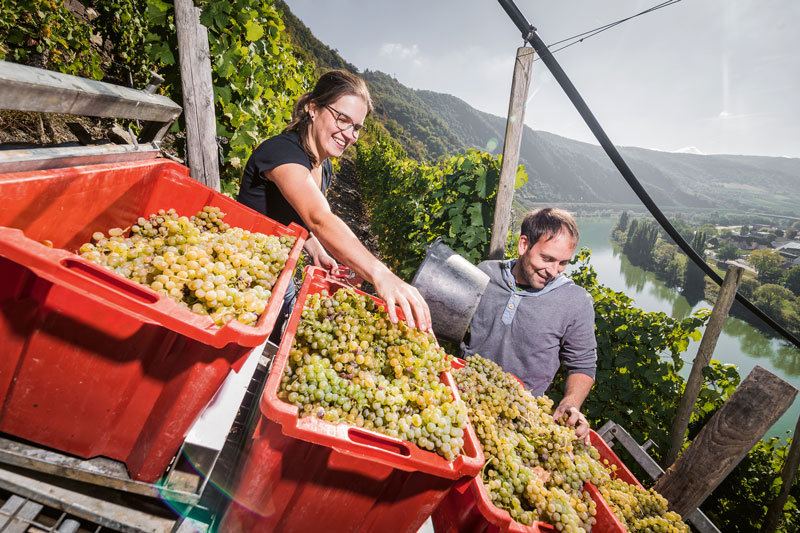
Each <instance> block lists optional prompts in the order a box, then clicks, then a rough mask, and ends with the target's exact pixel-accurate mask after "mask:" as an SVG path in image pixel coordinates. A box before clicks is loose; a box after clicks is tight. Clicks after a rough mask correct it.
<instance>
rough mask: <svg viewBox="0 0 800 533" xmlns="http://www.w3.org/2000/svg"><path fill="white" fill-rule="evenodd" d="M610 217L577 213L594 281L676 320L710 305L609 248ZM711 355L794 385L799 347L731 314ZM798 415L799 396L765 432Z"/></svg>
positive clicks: (799, 383) (784, 426)
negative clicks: (691, 296)
mask: <svg viewBox="0 0 800 533" xmlns="http://www.w3.org/2000/svg"><path fill="white" fill-rule="evenodd" d="M615 223H616V218H610V217H607V218H594V217H593V218H579V219H578V225H579V228H580V230H581V239H580V241H579V244H578V246H579V247H587V248H589V249H590V250H591V251H592V259H591V264H592V266H593V267H594V269H595V271H596V272H597V276H598V281H599V282H600V283H601V284H603V285H605V286H607V287H609V288H611V289H613V290H616V291H621V292H624V293H625V294H627V295H628V296H629V297H631V298H633V300H634V302H635V304H636V306H637V307H640V308H642V309H644V310H646V311H652V312H663V313H665V314H667V315H669V316H671V317H673V318H676V319H682V318H685V317H687V316H690V315H691V314H692V313H694V312H695V311H697V310H699V309H711V307H712V305H713V304H712V303H710V302H709V301H707V300H705V299H699V300H697V301H692V302H690V301H689V300H688V299H687V298H686V296H685V295H683V294H681V292H680V289H676V288H674V287H669V286H667V285H666V284H665V283H664V282H662V281H661V280H659V279H657V278H656V276H655V275H654V274H653V273H651V272H647V271H645V270H643V269H641V268H639V267H636V266H635V265H632V264H631V263H630V261H629V260H628V259H627V257H626V256H625V255H624V254H622V253H620V252H619V251H618V250H615V249H614V247H613V246H612V244H611V230H612V228H613V227H614V225H615ZM698 347H699V342H692V343H691V344H690V345H689V348H688V349H687V350H686V352H684V354H683V358H684V362H685V363H686V365H685V366H684V368H683V370H682V371H681V375H683V376H684V377H687V376H688V373H689V370H690V368H691V366H690V365H691V362H692V361H693V360H694V357H695V354H696V353H697V348H698ZM714 358H715V359H717V360H719V361H721V362H724V363H728V364H733V365H735V366H736V367H737V369H738V371H739V373H740V374H741V376H742V377H743V378H744V377H745V376H746V375H747V374H748V373H749V372H750V370H752V368H753V367H754V366H755V365H760V366H762V367H763V368H765V369H767V370H769V371H770V372H773V373H774V374H776V375H778V376H780V377H781V378H782V379H785V380H786V381H788V382H789V383H791V384H792V385H793V386H795V387H798V388H800V350H798V349H797V348H795V347H794V346H793V345H790V344H788V343H785V342H781V341H779V340H778V339H776V338H774V337H769V336H767V335H765V334H764V333H763V332H762V331H760V330H759V329H758V328H756V327H754V326H752V325H750V324H748V323H747V322H745V321H744V320H741V319H739V318H736V317H729V318H728V320H727V321H726V322H725V326H724V328H723V332H722V334H721V335H720V339H719V341H718V342H717V349H716V351H715V355H714ZM798 416H800V400H795V402H794V404H793V405H792V407H791V408H790V409H789V411H787V413H785V414H784V416H783V417H781V419H780V420H779V421H778V423H776V424H775V426H773V427H772V428H771V429H770V430H769V432H768V433H767V435H766V437H772V436H777V437H781V438H785V437H786V436H787V431H791V430H792V429H793V428H794V425H795V423H796V421H797V419H798Z"/></svg>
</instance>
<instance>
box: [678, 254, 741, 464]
mask: <svg viewBox="0 0 800 533" xmlns="http://www.w3.org/2000/svg"><path fill="white" fill-rule="evenodd" d="M743 273H744V269H743V268H742V267H738V266H733V265H731V266H729V267H728V271H727V272H726V273H725V279H724V280H723V281H722V286H721V287H720V289H719V295H718V296H717V302H716V303H715V304H714V308H713V309H712V310H711V317H710V318H709V319H708V325H707V326H706V331H705V333H704V334H703V340H701V341H700V347H699V348H698V349H697V356H696V357H695V359H694V364H693V365H692V371H691V373H690V374H689V379H688V380H687V381H686V388H685V389H684V391H683V396H682V397H681V403H680V405H679V406H678V412H677V413H675V418H674V419H673V420H672V429H671V430H670V447H669V451H668V452H667V455H666V456H665V458H664V465H665V466H669V465H671V464H672V463H674V462H675V459H677V458H678V454H679V453H680V451H681V448H682V447H683V438H684V435H686V428H688V427H689V419H690V418H691V416H692V411H693V410H694V404H695V403H696V402H697V397H698V395H699V394H700V389H701V388H702V386H703V369H705V368H706V367H707V366H708V364H709V363H710V362H711V356H712V355H714V348H716V346H717V340H718V339H719V335H720V333H722V326H724V325H725V319H726V318H728V311H730V308H731V305H732V304H733V300H734V299H735V298H736V289H737V288H738V287H739V283H740V282H741V281H742V274H743Z"/></svg>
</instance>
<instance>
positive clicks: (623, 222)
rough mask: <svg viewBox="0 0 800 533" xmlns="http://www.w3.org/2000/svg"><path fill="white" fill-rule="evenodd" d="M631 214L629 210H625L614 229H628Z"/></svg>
mask: <svg viewBox="0 0 800 533" xmlns="http://www.w3.org/2000/svg"><path fill="white" fill-rule="evenodd" d="M630 218H631V217H630V215H629V214H628V212H627V211H623V212H622V214H620V215H619V220H617V225H616V226H614V230H613V231H628V222H630Z"/></svg>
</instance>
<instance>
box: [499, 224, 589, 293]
mask: <svg viewBox="0 0 800 533" xmlns="http://www.w3.org/2000/svg"><path fill="white" fill-rule="evenodd" d="M546 239H547V237H546V236H543V237H541V238H540V239H539V240H538V241H536V243H534V244H533V245H531V243H530V242H529V241H528V238H527V237H525V236H524V235H520V238H519V248H518V250H519V260H518V261H517V264H516V265H515V266H514V270H513V274H514V279H515V280H516V281H517V283H522V284H523V285H530V286H531V287H533V288H534V289H541V288H543V287H544V286H545V285H547V284H548V283H549V282H550V281H552V280H553V278H555V277H556V276H558V275H559V274H560V273H561V272H563V271H564V269H565V268H567V264H569V261H570V259H572V254H574V253H575V247H576V246H577V245H578V243H577V242H575V241H574V240H573V239H572V237H571V236H570V235H569V234H568V233H566V232H564V231H562V232H561V233H559V234H558V235H556V236H555V237H553V238H552V239H550V240H546Z"/></svg>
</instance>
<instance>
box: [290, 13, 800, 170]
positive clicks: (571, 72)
mask: <svg viewBox="0 0 800 533" xmlns="http://www.w3.org/2000/svg"><path fill="white" fill-rule="evenodd" d="M659 3H661V0H649V1H641V0H602V1H601V0H549V1H539V2H535V1H533V0H516V5H517V7H518V8H519V9H520V11H521V12H522V13H523V15H525V17H526V18H527V19H528V22H529V23H530V24H533V25H534V26H535V27H536V28H537V30H538V34H539V36H540V37H541V39H542V40H543V41H544V42H545V43H546V44H548V45H549V44H551V43H554V42H556V41H560V40H561V39H565V38H568V37H572V36H573V35H576V34H579V33H582V32H585V31H588V30H592V29H594V28H597V27H599V26H603V25H605V24H608V23H610V22H615V21H617V20H619V19H622V18H625V17H629V16H631V15H633V14H636V13H639V12H641V11H643V10H645V9H648V8H651V7H653V6H655V5H657V4H659ZM287 4H288V5H289V8H290V9H291V10H292V12H293V13H294V14H295V15H296V16H297V17H298V18H299V19H300V20H302V21H303V23H304V24H305V25H306V26H308V27H309V28H310V29H311V31H312V32H313V33H314V35H315V36H316V37H317V38H318V39H319V40H320V41H322V42H323V43H325V44H326V45H328V46H330V47H331V48H333V49H335V50H337V51H338V52H339V54H340V55H341V56H342V57H343V58H344V59H345V60H346V61H348V62H349V63H352V64H353V65H355V66H356V67H357V68H358V69H360V70H362V71H363V70H367V69H368V70H379V71H382V72H385V73H387V74H390V75H391V76H393V77H394V78H396V79H397V80H398V81H399V82H400V83H402V84H404V85H406V86H407V87H410V88H412V89H427V90H431V91H435V92H440V93H447V94H451V95H453V96H456V97H458V98H460V99H462V100H464V101H465V102H467V103H468V104H470V105H471V106H472V107H474V108H476V109H479V110H481V111H485V112H487V113H491V114H493V115H497V116H501V117H505V116H506V115H507V113H508V105H509V96H510V92H511V78H512V74H513V70H514V58H515V56H516V51H517V48H518V47H520V46H522V45H523V39H522V36H521V34H520V32H519V30H518V29H517V27H516V26H515V25H514V23H513V22H512V21H511V19H510V18H509V17H508V16H507V15H506V13H505V11H503V9H502V7H501V6H500V4H499V3H498V2H496V1H493V0H426V1H421V0H400V1H397V0H392V1H389V0H331V1H320V0H287ZM799 21H800V1H798V0H713V1H712V0H681V1H680V2H678V3H675V4H672V5H669V6H667V7H665V8H662V9H659V10H656V11H654V12H652V13H649V14H646V15H643V16H640V17H637V18H634V19H632V20H630V21H628V22H625V23H623V24H620V25H618V26H616V27H614V28H612V29H610V30H608V31H605V32H603V33H600V34H599V35H597V36H595V37H592V38H590V39H587V40H585V41H584V42H582V43H579V44H576V45H574V46H571V47H569V48H566V49H564V50H562V51H560V52H557V53H555V58H556V59H557V60H558V62H559V63H560V64H561V67H562V68H563V69H564V71H565V72H566V73H567V75H568V76H569V77H570V79H571V80H572V83H573V84H574V85H575V87H576V88H577V89H578V91H579V92H580V93H581V95H582V97H583V99H584V100H585V101H586V103H587V104H588V105H589V108H590V109H591V110H592V112H593V113H594V115H595V117H596V118H597V120H598V121H599V122H600V124H601V126H602V127H603V128H604V130H605V132H606V134H607V135H608V136H609V137H610V139H611V140H612V141H613V142H614V143H615V144H616V145H617V146H639V147H643V148H650V149H654V150H662V151H668V152H672V151H679V150H680V151H692V152H696V153H697V152H699V153H705V154H749V155H767V156H782V157H800V102H799V101H798V99H797V95H798V94H800V52H799V51H800V31H797V29H796V27H794V26H796V24H797V23H798V22H799ZM553 48H555V47H553ZM525 124H526V125H528V126H529V127H531V128H533V129H535V130H544V131H548V132H551V133H555V134H558V135H562V136H564V137H569V138H571V139H576V140H579V141H584V142H592V143H594V144H597V142H596V141H595V139H594V136H593V134H592V133H591V131H590V130H589V128H588V127H587V126H586V125H585V124H584V122H583V119H582V118H581V117H580V115H579V114H578V112H577V111H576V110H575V109H574V107H573V105H572V103H571V102H570V101H569V99H568V98H567V97H566V96H565V95H564V93H563V91H562V90H561V88H560V87H559V85H558V83H557V82H556V81H555V79H554V78H553V77H552V75H551V74H550V73H549V71H548V70H547V67H546V66H545V65H544V63H542V62H541V61H536V62H535V63H534V67H533V76H532V79H531V86H530V89H529V92H528V105H527V107H526V111H525Z"/></svg>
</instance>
